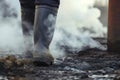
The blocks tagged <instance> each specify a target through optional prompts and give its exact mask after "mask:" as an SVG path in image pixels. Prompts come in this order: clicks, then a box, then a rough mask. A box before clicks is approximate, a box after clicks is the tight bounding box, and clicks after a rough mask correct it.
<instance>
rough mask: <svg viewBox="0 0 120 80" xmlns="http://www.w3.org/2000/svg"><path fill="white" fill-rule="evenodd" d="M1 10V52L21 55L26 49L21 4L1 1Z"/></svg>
mask: <svg viewBox="0 0 120 80" xmlns="http://www.w3.org/2000/svg"><path fill="white" fill-rule="evenodd" d="M14 3H16V4H14ZM0 10H1V11H0V51H1V53H2V51H5V52H8V53H10V54H11V53H16V54H20V53H22V52H23V51H24V49H25V47H24V38H23V35H22V29H21V25H20V24H21V23H20V15H18V14H19V13H20V7H19V3H18V1H17V0H11V1H10V0H0Z"/></svg>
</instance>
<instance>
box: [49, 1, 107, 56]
mask: <svg viewBox="0 0 120 80" xmlns="http://www.w3.org/2000/svg"><path fill="white" fill-rule="evenodd" d="M95 2H96V0H89V1H88V0H61V5H60V8H59V13H58V19H57V25H56V26H57V28H56V31H55V35H54V39H53V42H52V44H51V51H52V53H54V54H53V55H54V56H55V57H58V56H60V55H61V53H63V52H64V48H65V47H70V51H76V52H79V51H81V50H84V49H85V48H99V49H104V47H103V46H102V45H100V43H99V42H97V41H94V40H93V39H92V38H90V37H105V36H106V33H107V28H106V27H104V26H103V24H102V23H101V22H100V20H99V17H100V16H101V12H100V10H99V9H98V8H96V7H94V4H95ZM55 45H56V46H55ZM58 46H62V47H61V48H58ZM63 54H64V53H63Z"/></svg>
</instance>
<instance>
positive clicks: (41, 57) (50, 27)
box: [33, 5, 58, 66]
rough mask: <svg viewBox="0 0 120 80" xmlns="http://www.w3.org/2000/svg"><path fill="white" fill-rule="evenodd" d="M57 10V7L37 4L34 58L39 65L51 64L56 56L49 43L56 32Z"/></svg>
mask: <svg viewBox="0 0 120 80" xmlns="http://www.w3.org/2000/svg"><path fill="white" fill-rule="evenodd" d="M57 10H58V8H56V7H50V6H45V5H37V6H36V11H35V22H34V44H35V52H34V53H33V60H34V64H35V65H37V66H49V65H51V64H52V63H53V62H54V58H53V56H52V55H51V54H50V51H49V45H50V42H51V40H52V38H53V34H54V29H55V22H56V16H57Z"/></svg>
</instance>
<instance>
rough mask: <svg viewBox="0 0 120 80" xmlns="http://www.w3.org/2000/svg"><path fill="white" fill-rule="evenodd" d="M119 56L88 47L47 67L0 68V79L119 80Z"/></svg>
mask: <svg viewBox="0 0 120 80" xmlns="http://www.w3.org/2000/svg"><path fill="white" fill-rule="evenodd" d="M98 40H99V41H101V42H103V41H105V39H98ZM104 45H106V44H105V43H104ZM119 56H120V54H119V53H115V52H107V51H101V50H98V49H88V50H85V51H81V52H79V53H74V54H73V53H71V54H68V55H67V56H66V57H65V58H64V60H61V62H60V63H59V64H54V65H52V66H49V67H36V66H33V65H32V64H31V65H30V64H29V65H25V66H22V67H13V68H10V69H2V70H1V72H0V74H1V76H0V80H120V57H119ZM0 65H3V64H0ZM2 67H4V66H1V68H2Z"/></svg>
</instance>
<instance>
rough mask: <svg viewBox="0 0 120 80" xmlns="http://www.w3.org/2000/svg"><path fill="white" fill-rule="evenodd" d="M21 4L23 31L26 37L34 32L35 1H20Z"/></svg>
mask: <svg viewBox="0 0 120 80" xmlns="http://www.w3.org/2000/svg"><path fill="white" fill-rule="evenodd" d="M19 1H20V4H21V12H22V13H21V14H22V15H21V16H22V30H23V34H24V35H29V34H30V31H31V30H33V25H34V13H35V5H34V2H35V0H19Z"/></svg>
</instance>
